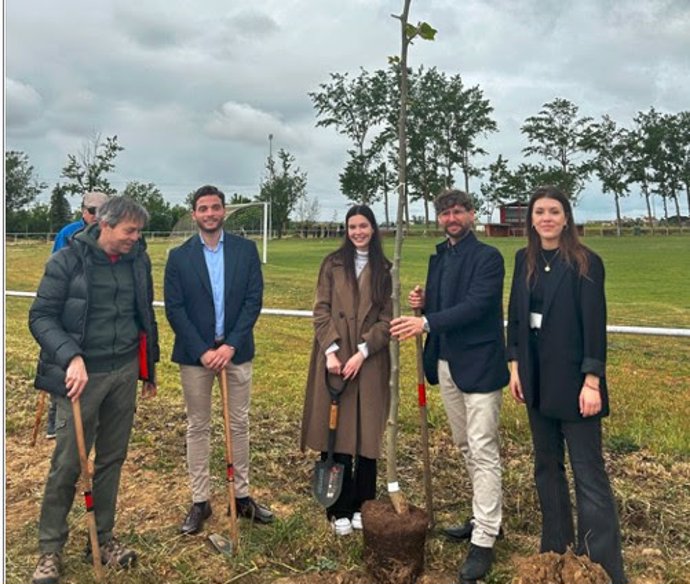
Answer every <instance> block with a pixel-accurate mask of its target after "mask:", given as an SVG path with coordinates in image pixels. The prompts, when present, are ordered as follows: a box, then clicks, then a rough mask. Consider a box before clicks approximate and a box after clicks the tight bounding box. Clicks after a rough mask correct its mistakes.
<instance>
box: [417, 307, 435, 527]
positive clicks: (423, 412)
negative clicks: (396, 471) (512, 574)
mask: <svg viewBox="0 0 690 584" xmlns="http://www.w3.org/2000/svg"><path fill="white" fill-rule="evenodd" d="M420 314H421V312H420V310H419V309H416V310H415V315H416V316H419V315H420ZM415 341H416V348H417V399H418V403H419V428H420V430H421V436H422V461H423V463H424V494H425V498H426V512H427V515H428V516H429V527H432V528H433V527H434V525H435V523H436V521H435V519H434V499H433V495H432V491H431V460H430V455H429V421H428V418H427V409H426V384H425V382H424V358H423V351H424V348H423V347H422V336H421V335H418V336H417V338H416V339H415Z"/></svg>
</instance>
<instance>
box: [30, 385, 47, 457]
mask: <svg viewBox="0 0 690 584" xmlns="http://www.w3.org/2000/svg"><path fill="white" fill-rule="evenodd" d="M38 393H39V395H38V401H37V402H36V417H35V419H34V428H33V431H32V432H31V440H30V441H29V446H32V447H33V446H36V438H37V437H38V430H39V428H40V427H41V418H42V417H43V410H44V409H45V407H46V392H45V391H43V390H41V391H39V392H38Z"/></svg>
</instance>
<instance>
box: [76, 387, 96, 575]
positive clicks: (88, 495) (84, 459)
mask: <svg viewBox="0 0 690 584" xmlns="http://www.w3.org/2000/svg"><path fill="white" fill-rule="evenodd" d="M72 416H73V418H74V432H75V435H76V438H77V450H78V451H79V465H80V467H81V477H80V481H81V486H82V490H83V491H84V506H85V507H86V525H87V527H88V530H89V542H90V543H91V558H92V560H93V571H94V574H95V577H96V582H101V581H103V565H102V564H101V546H100V545H99V543H98V530H97V528H96V513H95V511H94V507H93V494H92V492H91V487H92V477H93V472H92V471H91V469H90V468H89V457H88V453H87V452H86V441H85V439H84V422H83V421H82V417H81V404H80V403H79V400H77V401H73V402H72Z"/></svg>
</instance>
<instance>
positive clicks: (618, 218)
mask: <svg viewBox="0 0 690 584" xmlns="http://www.w3.org/2000/svg"><path fill="white" fill-rule="evenodd" d="M613 199H614V200H615V201H616V237H620V236H621V202H620V196H619V195H618V193H613Z"/></svg>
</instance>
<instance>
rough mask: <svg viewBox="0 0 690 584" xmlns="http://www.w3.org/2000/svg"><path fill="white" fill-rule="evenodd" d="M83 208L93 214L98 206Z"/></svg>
mask: <svg viewBox="0 0 690 584" xmlns="http://www.w3.org/2000/svg"><path fill="white" fill-rule="evenodd" d="M84 209H86V210H87V211H88V212H89V213H91V214H92V215H95V214H96V211H98V207H84Z"/></svg>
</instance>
